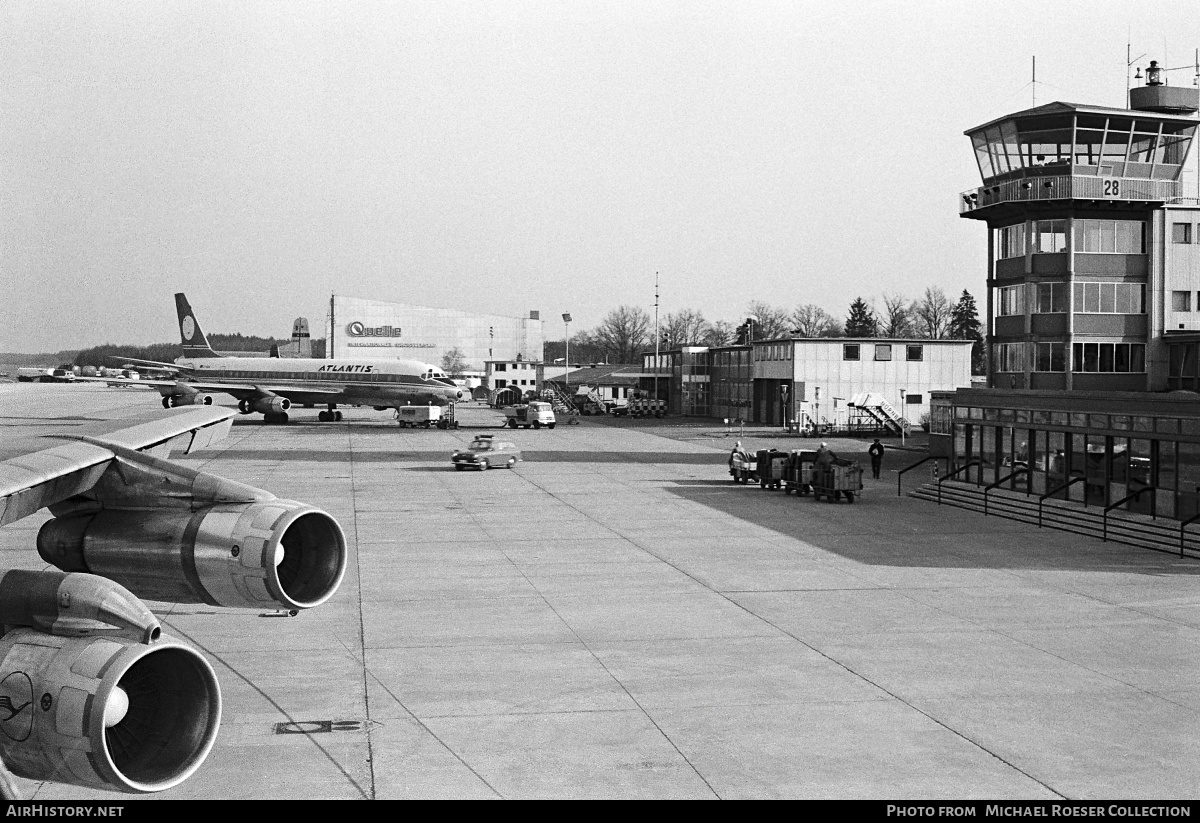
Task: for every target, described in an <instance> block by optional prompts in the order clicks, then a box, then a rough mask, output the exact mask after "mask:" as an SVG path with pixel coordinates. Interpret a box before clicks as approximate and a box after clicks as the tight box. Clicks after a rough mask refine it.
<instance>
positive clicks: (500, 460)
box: [450, 434, 521, 471]
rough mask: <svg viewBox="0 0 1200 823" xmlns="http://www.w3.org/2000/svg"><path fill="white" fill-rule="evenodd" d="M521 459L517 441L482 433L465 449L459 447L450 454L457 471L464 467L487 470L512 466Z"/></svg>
mask: <svg viewBox="0 0 1200 823" xmlns="http://www.w3.org/2000/svg"><path fill="white" fill-rule="evenodd" d="M520 459H521V450H520V449H518V448H517V446H516V444H515V443H510V442H508V441H507V440H496V439H494V438H493V437H492V435H490V434H480V435H477V436H476V437H475V439H474V440H472V441H471V445H469V446H467V447H466V448H465V449H459V450H458V451H456V452H454V453H453V454H451V455H450V462H451V463H453V464H454V469H455V471H462V470H463V469H479V470H480V471H486V470H487V469H490V468H491V467H492V466H507V467H508V468H510V469H511V468H512V467H513V466H515V465H517V461H518V460H520Z"/></svg>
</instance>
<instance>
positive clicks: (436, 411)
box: [322, 406, 445, 429]
mask: <svg viewBox="0 0 1200 823" xmlns="http://www.w3.org/2000/svg"><path fill="white" fill-rule="evenodd" d="M322 414H324V412H322ZM392 417H393V418H395V420H396V422H397V423H399V424H400V428H402V429H415V428H422V429H428V428H429V427H431V426H437V427H438V428H439V429H441V428H445V426H443V425H442V407H441V406H401V407H400V408H398V409H396V411H395V412H393V413H392Z"/></svg>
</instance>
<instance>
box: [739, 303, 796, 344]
mask: <svg viewBox="0 0 1200 823" xmlns="http://www.w3.org/2000/svg"><path fill="white" fill-rule="evenodd" d="M748 319H750V320H753V321H754V332H753V334H754V338H753V339H755V340H775V339H777V338H780V337H787V336H788V332H790V331H791V330H792V320H791V318H790V317H789V316H788V310H787V309H780V308H776V307H775V306H772V305H770V304H769V303H763V302H762V301H760V300H755V301H753V302H752V303H751V304H750V316H749V318H748Z"/></svg>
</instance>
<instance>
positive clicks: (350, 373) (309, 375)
mask: <svg viewBox="0 0 1200 823" xmlns="http://www.w3.org/2000/svg"><path fill="white" fill-rule="evenodd" d="M175 310H176V313H177V314H178V316H179V335H180V339H181V341H182V343H183V357H181V358H179V359H178V360H176V361H175V363H173V364H172V363H157V362H155V361H137V362H144V363H148V364H149V365H156V366H160V367H167V368H171V369H174V370H175V372H176V375H177V377H176V379H175V380H131V381H130V382H131V383H140V384H142V385H146V386H154V387H155V388H157V389H158V392H159V394H161V395H162V404H163V408H172V407H174V406H193V405H211V404H212V396H211V394H210V393H211V392H219V393H222V394H228V395H232V396H233V397H236V398H237V401H238V411H240V412H241V413H242V414H254V413H256V412H257V413H259V414H261V415H263V419H264V421H265V422H267V423H287V422H288V409H290V408H291V407H292V406H293V405H295V404H297V403H299V404H301V405H304V406H315V405H324V406H325V407H326V410H325V411H322V412H321V413H320V414H318V415H317V419H318V420H320V421H321V422H322V423H331V422H335V421H340V420H341V419H342V413H341V412H340V411H338V408H337V407H338V405H346V406H372V407H374V408H375V409H377V410H379V411H382V410H384V409H390V408H396V409H399V407H401V406H407V405H418V406H424V405H429V404H432V405H435V406H444V405H447V404H450V403H453V402H455V401H456V400H460V399H462V397H463V394H464V393H463V391H462V390H461V389H460V388H459V387H458V386H457V385H455V383H454V381H453V380H451V379H450V378H449V377H448V376H447V375H446V374H445V372H443V371H442V370H441V369H439V368H438V367H437V366H433V365H431V364H429V363H422V362H420V361H417V360H368V359H363V360H345V359H342V360H317V359H313V358H295V357H289V358H274V357H230V356H226V355H222V354H220V353H218V352H215V351H213V349H212V347H211V346H210V345H209V344H208V338H207V337H205V335H204V332H203V330H201V328H200V324H199V323H197V322H196V314H195V312H193V311H192V307H191V305H190V304H189V303H188V300H187V297H186V296H185V295H184V294H183V293H182V292H180V293H178V294H176V295H175Z"/></svg>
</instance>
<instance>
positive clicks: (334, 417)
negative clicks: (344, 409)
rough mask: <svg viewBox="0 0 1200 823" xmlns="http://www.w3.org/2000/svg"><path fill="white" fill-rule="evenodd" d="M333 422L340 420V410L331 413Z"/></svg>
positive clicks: (339, 421)
mask: <svg viewBox="0 0 1200 823" xmlns="http://www.w3.org/2000/svg"><path fill="white" fill-rule="evenodd" d="M333 422H335V423H341V422H342V413H341V412H340V411H335V412H334V413H333Z"/></svg>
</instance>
